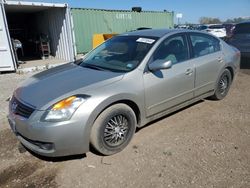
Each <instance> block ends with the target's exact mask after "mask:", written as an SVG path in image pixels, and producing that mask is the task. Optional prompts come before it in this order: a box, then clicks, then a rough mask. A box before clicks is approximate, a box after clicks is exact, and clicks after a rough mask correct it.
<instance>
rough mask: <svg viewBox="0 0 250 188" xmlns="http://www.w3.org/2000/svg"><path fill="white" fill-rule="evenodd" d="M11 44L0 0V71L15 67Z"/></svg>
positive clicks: (10, 69)
mask: <svg viewBox="0 0 250 188" xmlns="http://www.w3.org/2000/svg"><path fill="white" fill-rule="evenodd" d="M11 46H12V45H11V40H10V36H9V31H8V27H7V21H6V15H5V10H4V5H3V2H2V0H0V72H1V71H13V70H15V68H16V66H15V63H14V62H15V61H14V56H13V53H12V47H11Z"/></svg>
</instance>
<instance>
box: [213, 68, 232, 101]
mask: <svg viewBox="0 0 250 188" xmlns="http://www.w3.org/2000/svg"><path fill="white" fill-rule="evenodd" d="M231 83H232V75H231V73H230V71H229V70H228V69H225V71H224V72H223V73H222V75H221V76H220V78H219V80H218V83H217V84H216V88H215V93H214V95H213V96H211V99H214V100H221V99H223V98H224V97H225V96H226V95H227V93H228V91H229V88H230V86H231Z"/></svg>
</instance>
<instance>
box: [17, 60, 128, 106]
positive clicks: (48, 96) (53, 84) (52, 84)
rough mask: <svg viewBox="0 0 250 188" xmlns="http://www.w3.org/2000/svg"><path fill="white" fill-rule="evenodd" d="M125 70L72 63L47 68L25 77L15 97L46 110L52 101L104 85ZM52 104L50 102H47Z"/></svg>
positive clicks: (115, 79) (120, 76)
mask: <svg viewBox="0 0 250 188" xmlns="http://www.w3.org/2000/svg"><path fill="white" fill-rule="evenodd" d="M123 74H124V73H116V72H108V71H100V70H94V69H89V68H84V67H81V66H78V65H76V64H73V63H68V64H65V65H62V66H58V67H55V68H53V69H49V70H47V71H44V72H41V73H38V74H36V75H34V76H32V77H31V78H29V79H27V80H25V81H24V82H23V83H22V84H21V85H20V87H18V88H17V89H16V90H15V93H14V95H15V97H16V98H17V99H18V100H20V101H22V102H24V103H26V104H29V105H31V106H33V107H34V108H35V109H38V110H46V109H44V108H45V107H46V108H47V105H48V104H50V103H51V102H52V101H54V100H56V101H59V100H62V99H64V98H65V97H68V96H70V95H76V94H88V91H90V90H94V89H96V88H100V87H103V86H105V85H107V84H111V83H113V82H116V81H118V80H120V79H122V77H123ZM50 105H51V104H50Z"/></svg>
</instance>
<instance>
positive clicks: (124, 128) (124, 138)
mask: <svg viewBox="0 0 250 188" xmlns="http://www.w3.org/2000/svg"><path fill="white" fill-rule="evenodd" d="M135 128H136V116H135V113H134V111H133V110H132V109H131V108H130V107H129V106H127V105H125V104H115V105H113V106H111V107H109V108H107V109H106V110H104V111H103V112H102V113H101V114H100V115H99V116H98V118H97V119H96V121H95V122H94V125H93V127H92V130H91V135H90V143H91V145H92V146H93V147H94V148H95V149H96V150H97V151H98V152H99V153H101V154H103V155H112V154H115V153H117V152H119V151H121V150H123V149H124V148H125V147H126V146H127V145H128V144H129V142H130V140H131V139H132V137H133V135H134V132H135Z"/></svg>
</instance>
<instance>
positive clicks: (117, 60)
mask: <svg viewBox="0 0 250 188" xmlns="http://www.w3.org/2000/svg"><path fill="white" fill-rule="evenodd" d="M157 39H158V38H157V37H145V36H144V37H143V36H116V37H113V38H111V39H109V40H108V41H106V42H105V43H103V44H102V45H100V46H99V47H97V48H96V49H94V50H93V51H91V52H90V53H89V54H88V55H87V56H86V58H85V59H84V60H83V61H82V62H81V63H80V66H82V67H87V68H92V69H97V70H109V71H114V72H129V71H131V70H133V69H135V68H136V67H137V66H138V65H139V64H140V62H141V61H142V60H143V58H144V57H145V55H146V54H147V53H148V51H149V50H150V48H151V47H152V46H153V44H154V43H155V42H156V40H157Z"/></svg>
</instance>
